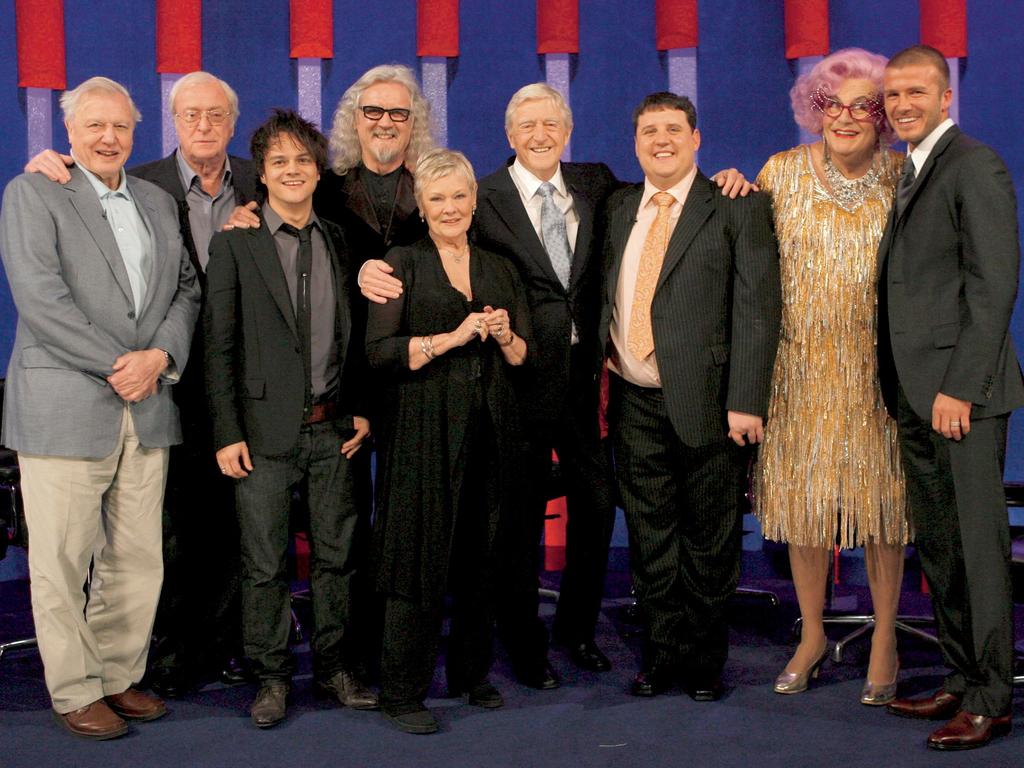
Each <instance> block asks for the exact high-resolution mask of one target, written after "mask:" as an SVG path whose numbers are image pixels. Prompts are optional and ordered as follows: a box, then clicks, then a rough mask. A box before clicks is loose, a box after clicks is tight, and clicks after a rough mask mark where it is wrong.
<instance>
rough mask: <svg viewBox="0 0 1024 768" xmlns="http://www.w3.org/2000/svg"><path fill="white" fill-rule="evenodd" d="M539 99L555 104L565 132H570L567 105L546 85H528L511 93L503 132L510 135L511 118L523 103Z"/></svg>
mask: <svg viewBox="0 0 1024 768" xmlns="http://www.w3.org/2000/svg"><path fill="white" fill-rule="evenodd" d="M540 99H550V100H551V101H553V102H554V103H555V106H556V107H557V108H558V111H559V112H561V113H562V119H563V120H564V121H565V128H566V130H568V131H571V130H572V110H571V109H569V104H568V103H567V102H566V101H565V97H564V96H563V95H562V94H561V93H559V92H558V91H556V90H555V89H554V88H552V87H551V86H550V85H548V84H547V83H530V84H529V85H524V86H523V87H522V88H520V89H519V90H518V91H516V92H515V93H513V94H512V98H511V99H509V100H508V106H507V107H505V132H506V133H511V131H512V118H513V116H514V115H515V112H516V110H517V109H519V107H520V106H521V105H522V104H523V102H524V101H537V100H540Z"/></svg>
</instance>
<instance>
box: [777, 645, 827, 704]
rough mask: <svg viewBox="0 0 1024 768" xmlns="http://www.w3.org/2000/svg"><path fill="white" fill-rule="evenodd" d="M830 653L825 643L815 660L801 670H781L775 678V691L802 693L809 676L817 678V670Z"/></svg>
mask: <svg viewBox="0 0 1024 768" xmlns="http://www.w3.org/2000/svg"><path fill="white" fill-rule="evenodd" d="M830 653H832V649H831V648H830V647H829V644H828V643H825V650H823V651H822V652H821V655H820V656H818V658H817V659H816V660H815V662H814V663H813V664H811V666H809V667H808V668H807V669H805V670H804V671H803V672H786V671H785V670H783V672H782V674H781V675H779V676H778V677H776V678H775V685H774V686H773V688H774V690H775V692H776V693H784V694H790V693H803V692H804V691H806V690H807V686H808V685H809V683H810V680H811V678H815V679H817V677H818V672H819V671H820V670H821V665H822V664H824V663H825V660H826V659H827V658H828V657H829V654H830Z"/></svg>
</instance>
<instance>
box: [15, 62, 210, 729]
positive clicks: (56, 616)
mask: <svg viewBox="0 0 1024 768" xmlns="http://www.w3.org/2000/svg"><path fill="white" fill-rule="evenodd" d="M61 108H62V109H63V111H64V124H65V126H66V127H67V131H68V141H69V143H70V145H71V152H72V155H73V156H74V158H75V161H76V167H75V168H73V169H72V170H71V172H70V179H69V180H68V183H67V184H65V185H61V184H57V183H55V182H53V181H51V180H49V179H47V178H45V177H44V176H41V175H38V174H24V175H22V176H19V177H18V178H16V179H14V180H13V181H12V182H11V183H10V184H9V185H8V186H7V189H6V190H5V192H4V203H3V213H2V216H0V250H2V254H3V261H4V267H5V269H6V271H7V279H8V282H9V284H10V286H11V293H12V294H13V296H14V302H15V304H16V305H17V308H18V330H17V337H16V339H15V343H14V350H13V352H12V354H11V361H10V366H9V369H8V373H7V391H6V397H5V399H4V419H3V435H2V442H3V444H4V445H6V446H8V447H10V448H13V449H15V450H17V451H18V462H19V465H20V468H21V487H22V492H23V494H24V498H25V517H26V520H27V522H28V528H29V530H30V531H31V536H32V546H31V548H30V549H29V573H30V576H31V577H32V613H33V618H34V621H35V627H36V635H37V637H38V640H39V651H40V654H41V655H42V658H43V666H44V671H45V673H46V683H47V688H48V689H49V691H50V697H51V698H52V700H53V708H54V712H55V713H56V716H57V720H58V722H60V723H61V724H62V725H63V726H64V727H66V728H67V729H68V730H69V731H71V732H72V733H74V734H76V735H78V736H83V737H86V738H92V739H109V738H114V737H116V736H120V735H122V734H124V733H125V732H126V731H127V726H126V724H125V722H124V721H125V719H129V720H154V719H156V718H158V717H161V716H162V715H163V714H165V712H166V709H165V707H164V704H163V702H162V701H160V699H158V698H156V697H155V696H151V695H149V694H147V693H143V692H142V691H138V690H136V689H135V688H134V687H133V686H134V685H136V684H137V683H138V682H139V681H140V679H141V678H142V675H143V672H144V670H145V666H146V656H147V651H148V648H149V641H150V632H151V630H152V627H153V616H154V614H155V612H156V605H157V599H158V597H159V595H160V583H161V577H162V574H163V571H162V567H161V541H160V518H161V508H162V506H163V495H164V482H165V480H166V477H167V455H168V447H169V446H170V445H171V444H173V443H177V442H180V440H181V427H180V425H179V422H178V411H177V408H176V407H175V405H174V403H173V401H172V399H171V391H170V389H169V388H168V386H167V385H169V384H172V383H173V382H175V381H177V379H178V376H179V374H180V372H181V371H182V370H184V367H185V364H186V361H187V360H188V356H189V344H190V341H191V337H192V329H193V327H194V325H195V320H196V315H197V314H198V311H199V288H198V286H197V285H196V280H195V272H194V271H193V269H192V265H191V264H190V263H189V259H188V253H187V251H186V250H185V248H184V245H183V244H182V240H181V235H180V233H179V230H178V219H177V215H176V211H175V207H174V201H173V200H172V199H171V197H170V196H169V195H168V194H167V193H165V192H163V191H162V190H160V189H158V188H157V187H156V186H154V185H153V184H150V183H149V182H146V181H141V180H138V179H134V178H132V177H130V176H126V175H125V173H124V164H125V162H126V161H127V160H128V157H129V155H130V154H131V150H132V139H133V135H134V130H135V124H136V122H138V119H139V113H138V110H137V109H136V108H135V105H134V103H133V102H132V100H131V97H130V96H129V94H128V91H127V90H125V88H124V87H123V86H122V85H120V84H118V83H115V82H114V81H113V80H109V79H107V78H105V77H94V78H91V79H89V80H86V81H85V82H84V83H82V84H81V85H79V86H78V87H77V88H75V89H73V90H70V91H68V92H66V93H65V94H64V95H63V96H62V97H61ZM86 582H88V583H89V589H88V596H86V594H85V592H84V591H83V589H82V585H83V584H84V583H86Z"/></svg>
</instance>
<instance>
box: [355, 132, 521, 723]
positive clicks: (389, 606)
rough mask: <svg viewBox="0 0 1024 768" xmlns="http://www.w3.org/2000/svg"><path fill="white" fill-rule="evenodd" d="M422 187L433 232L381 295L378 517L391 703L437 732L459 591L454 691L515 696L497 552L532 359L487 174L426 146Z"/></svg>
mask: <svg viewBox="0 0 1024 768" xmlns="http://www.w3.org/2000/svg"><path fill="white" fill-rule="evenodd" d="M416 198H417V203H418V204H419V208H420V212H421V216H423V217H424V219H425V220H426V222H427V226H428V230H429V236H428V237H426V238H424V239H423V240H421V241H419V242H418V243H416V244H414V245H412V246H408V247H399V248H394V249H392V250H391V251H390V252H389V253H388V255H387V257H386V261H387V263H388V264H389V265H391V267H392V268H393V269H394V272H393V274H394V276H395V277H397V278H399V279H400V280H401V281H402V284H403V286H404V290H403V293H402V295H401V296H400V297H399V298H398V299H395V300H392V301H389V302H388V303H387V304H370V308H369V319H368V325H367V334H366V351H367V357H368V358H369V360H370V364H371V365H372V366H373V367H374V368H376V369H378V370H382V371H384V372H385V376H384V377H383V378H384V379H386V380H387V382H388V385H389V389H390V391H389V392H387V393H386V394H387V397H386V398H385V401H386V402H387V403H388V410H389V412H388V414H387V415H386V418H385V422H386V428H385V430H384V433H385V434H384V438H383V446H382V451H383V453H384V456H383V461H382V466H383V468H384V469H383V472H382V477H380V478H378V506H377V519H376V534H377V546H378V558H379V569H378V574H377V584H378V587H379V589H380V590H381V591H382V592H383V593H384V595H385V599H386V603H385V619H384V639H383V655H382V660H381V708H382V710H383V712H384V715H385V716H386V717H388V718H389V719H390V720H391V721H392V722H393V723H394V724H395V725H396V726H397V727H398V728H400V729H401V730H403V731H406V732H409V733H432V732H434V731H436V730H437V721H436V720H435V719H434V716H433V715H432V714H431V712H430V711H429V710H428V709H426V708H425V707H424V706H423V700H424V698H425V697H426V694H427V690H428V688H429V686H430V682H431V679H432V677H433V671H434V664H435V661H436V658H437V643H438V635H439V631H440V625H441V618H442V608H443V600H444V596H445V594H446V592H450V593H451V594H452V597H453V606H452V623H451V632H450V635H449V646H448V652H447V666H446V672H447V678H448V690H449V694H451V695H459V694H463V695H466V696H467V697H468V701H469V703H470V704H474V705H477V706H481V707H486V708H496V707H500V706H501V705H502V704H503V703H504V702H503V700H502V698H501V694H500V693H499V692H498V691H497V690H496V689H495V688H494V686H492V685H491V684H490V682H488V680H487V673H488V671H489V670H490V666H491V632H492V629H491V627H492V606H491V586H492V581H493V578H492V577H493V567H492V555H493V549H494V546H493V545H494V539H495V536H496V533H497V528H498V523H499V520H500V518H501V516H502V515H503V514H505V513H506V511H507V510H508V509H509V508H510V507H511V506H512V505H513V504H514V501H513V498H514V497H513V493H514V491H513V488H514V480H515V476H516V474H517V467H518V464H519V460H518V456H519V451H520V448H521V444H520V435H519V429H518V416H517V412H516V410H517V409H516V402H515V395H514V393H513V391H512V385H511V382H510V380H509V379H510V375H511V371H512V367H513V366H518V365H521V364H522V363H523V362H524V361H525V360H526V357H527V350H528V347H529V343H530V341H529V340H530V326H529V319H528V316H527V309H526V298H525V294H524V292H523V288H522V285H521V284H520V281H519V277H518V275H517V273H516V271H515V267H514V266H512V265H511V264H509V263H508V262H507V261H506V260H505V259H503V258H501V257H500V256H496V255H495V254H492V253H490V252H488V251H483V250H480V249H478V248H472V249H470V247H469V242H468V239H467V234H466V233H467V232H468V230H469V226H470V223H471V221H472V216H473V210H474V208H475V205H476V181H475V179H474V176H473V168H472V166H471V165H470V164H469V161H468V160H466V158H465V156H463V155H462V154H461V153H459V152H453V151H450V150H445V149H437V150H433V151H431V152H428V153H426V154H425V155H423V156H422V157H420V159H419V162H418V166H417V170H416Z"/></svg>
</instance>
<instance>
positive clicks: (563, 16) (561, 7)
mask: <svg viewBox="0 0 1024 768" xmlns="http://www.w3.org/2000/svg"><path fill="white" fill-rule="evenodd" d="M579 52H580V7H579V3H578V2H577V0H537V53H579Z"/></svg>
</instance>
